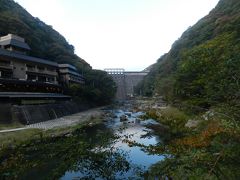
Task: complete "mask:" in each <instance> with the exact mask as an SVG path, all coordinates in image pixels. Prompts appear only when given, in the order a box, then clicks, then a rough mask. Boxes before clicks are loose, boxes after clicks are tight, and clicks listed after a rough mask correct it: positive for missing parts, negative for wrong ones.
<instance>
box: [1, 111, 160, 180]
mask: <svg viewBox="0 0 240 180" xmlns="http://www.w3.org/2000/svg"><path fill="white" fill-rule="evenodd" d="M142 114H143V113H142V112H137V113H132V112H130V111H129V110H127V111H123V110H117V111H115V112H114V115H113V118H109V119H108V120H106V121H105V123H103V124H98V125H93V126H85V127H83V128H80V129H77V130H76V131H74V132H73V133H71V134H67V135H62V136H60V137H45V138H44V137H43V138H41V139H35V140H31V141H29V142H25V143H24V144H21V145H19V146H17V147H16V148H14V149H13V148H8V149H4V150H2V151H1V152H0V179H35V180H37V179H59V178H60V179H126V178H132V179H142V176H143V173H144V171H146V170H147V169H148V168H149V166H151V165H152V164H154V163H156V162H158V161H160V160H162V159H163V157H162V156H157V155H149V154H147V152H144V151H142V150H141V148H140V147H136V146H133V147H131V146H129V145H128V143H127V142H126V140H131V141H135V142H137V143H141V144H144V145H154V144H156V143H159V142H160V140H159V139H158V138H157V137H155V136H154V135H153V134H152V133H151V130H150V129H148V128H147V127H146V125H147V124H150V123H151V124H153V123H156V122H154V121H153V120H147V121H141V120H139V117H140V116H141V115H142ZM122 115H126V116H127V120H125V121H120V117H121V116H122Z"/></svg>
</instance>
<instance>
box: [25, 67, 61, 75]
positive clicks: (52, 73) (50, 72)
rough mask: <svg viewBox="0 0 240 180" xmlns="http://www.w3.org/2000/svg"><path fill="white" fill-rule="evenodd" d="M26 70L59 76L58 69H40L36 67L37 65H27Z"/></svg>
mask: <svg viewBox="0 0 240 180" xmlns="http://www.w3.org/2000/svg"><path fill="white" fill-rule="evenodd" d="M26 71H28V72H32V73H37V74H47V75H52V76H57V72H56V71H50V70H47V69H38V68H35V67H27V68H26Z"/></svg>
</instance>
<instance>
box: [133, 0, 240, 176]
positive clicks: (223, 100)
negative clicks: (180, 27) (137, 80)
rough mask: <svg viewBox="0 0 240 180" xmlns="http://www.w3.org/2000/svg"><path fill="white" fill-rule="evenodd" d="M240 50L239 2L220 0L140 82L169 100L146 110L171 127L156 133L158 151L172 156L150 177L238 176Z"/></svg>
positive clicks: (152, 93)
mask: <svg viewBox="0 0 240 180" xmlns="http://www.w3.org/2000/svg"><path fill="white" fill-rule="evenodd" d="M239 52H240V1H239V0H220V1H219V3H218V5H217V6H216V7H215V8H214V9H213V10H212V11H211V12H210V13H209V15H207V16H206V17H204V18H202V19H201V20H200V21H198V22H197V23H196V24H195V25H194V26H193V27H190V28H189V29H187V30H186V31H185V32H184V33H183V34H182V36H181V37H180V38H179V39H178V40H177V41H176V42H175V43H174V44H173V45H172V48H171V50H170V51H169V52H168V53H167V54H165V55H163V56H162V57H161V58H159V60H158V61H157V63H156V64H154V65H153V67H152V69H151V72H150V73H149V75H148V76H147V77H146V78H145V79H144V81H143V82H142V83H141V84H139V86H138V89H137V90H138V92H143V95H146V96H155V97H159V96H162V97H163V98H164V99H165V100H166V101H167V102H168V104H169V106H167V107H165V109H163V108H162V109H150V110H149V111H148V113H147V114H148V115H149V117H151V118H154V119H157V120H158V121H159V122H160V123H161V124H163V125H165V126H166V127H168V128H167V130H166V131H162V129H160V130H158V131H157V133H159V134H160V135H161V137H165V139H164V145H163V146H162V145H159V146H156V147H154V148H153V152H158V153H159V154H166V155H169V156H166V159H164V160H163V161H161V162H159V163H157V164H155V165H154V166H153V167H152V169H151V171H150V173H149V174H150V177H152V178H153V179H154V178H155V177H165V176H168V177H170V178H172V179H239V176H240V174H239V172H240V171H239V164H240V158H239V157H240V146H239V145H240V141H239V137H240V121H239V118H240V53H239ZM156 99H157V98H156ZM166 134H167V135H166Z"/></svg>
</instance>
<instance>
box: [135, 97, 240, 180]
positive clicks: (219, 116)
mask: <svg viewBox="0 0 240 180" xmlns="http://www.w3.org/2000/svg"><path fill="white" fill-rule="evenodd" d="M139 104H140V107H143V108H144V109H145V111H146V116H145V118H147V119H148V118H153V119H155V120H156V121H158V122H159V123H160V124H161V126H159V127H157V126H152V127H150V128H152V129H154V130H155V133H157V134H158V135H159V136H161V138H162V140H163V142H164V143H163V144H160V145H156V146H150V147H149V146H144V145H142V144H135V143H132V145H135V146H140V147H142V148H143V149H145V150H146V151H147V152H149V153H154V154H165V155H166V158H165V159H164V161H161V162H158V163H156V164H155V165H153V166H152V167H151V168H150V170H149V172H148V174H147V177H148V178H150V179H151V178H152V179H154V178H156V177H171V178H173V179H196V178H198V179H238V178H239V176H240V174H239V172H240V171H239V170H240V168H239V164H240V158H239V157H240V138H239V137H240V124H239V121H238V120H237V119H233V118H230V117H229V116H227V115H225V114H224V112H221V111H220V112H219V109H217V108H215V109H214V108H212V109H208V110H202V111H200V112H198V113H196V112H193V111H191V109H189V108H187V107H183V108H179V107H178V106H175V107H174V106H165V107H161V106H159V107H158V105H157V104H158V100H155V101H154V100H152V99H151V100H150V101H149V102H147V101H146V102H144V101H143V102H141V101H140V103H139ZM138 108H139V107H138Z"/></svg>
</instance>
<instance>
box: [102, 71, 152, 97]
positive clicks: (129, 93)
mask: <svg viewBox="0 0 240 180" xmlns="http://www.w3.org/2000/svg"><path fill="white" fill-rule="evenodd" d="M104 70H105V71H106V72H107V73H108V74H109V75H110V76H112V78H113V80H114V81H115V83H116V84H117V93H116V99H117V100H126V99H127V98H129V97H133V95H134V87H135V86H136V85H137V84H138V83H139V82H140V81H142V80H143V78H144V76H146V75H147V74H148V72H149V71H125V70H124V69H122V68H110V69H104Z"/></svg>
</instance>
